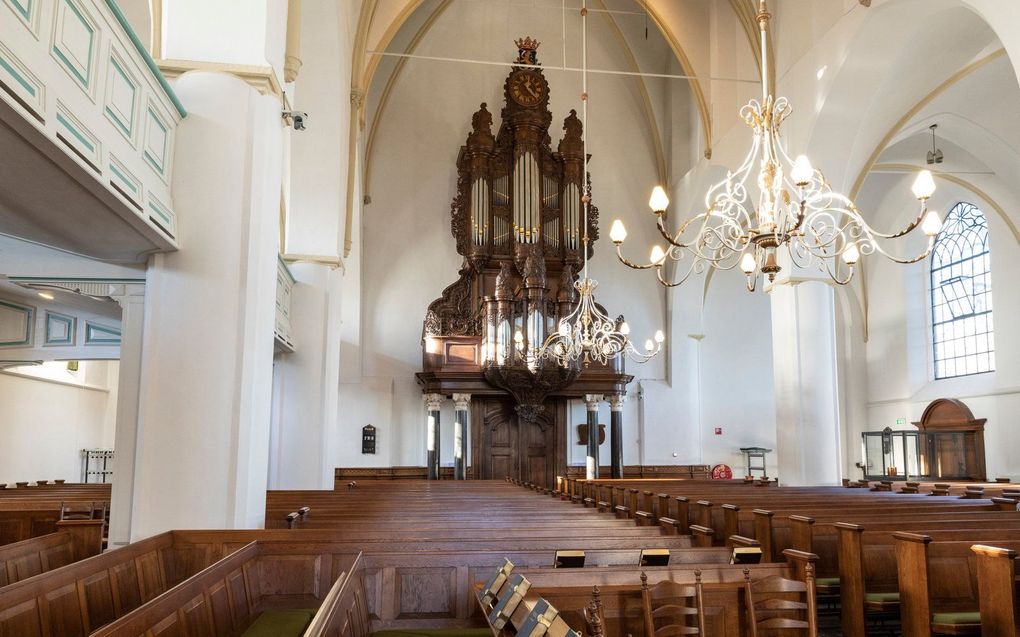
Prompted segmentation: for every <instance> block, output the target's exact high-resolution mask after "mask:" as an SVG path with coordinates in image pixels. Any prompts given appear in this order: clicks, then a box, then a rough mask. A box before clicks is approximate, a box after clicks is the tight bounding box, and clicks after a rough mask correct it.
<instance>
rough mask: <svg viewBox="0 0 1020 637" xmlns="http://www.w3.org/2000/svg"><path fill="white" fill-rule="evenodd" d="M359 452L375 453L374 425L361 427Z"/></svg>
mask: <svg viewBox="0 0 1020 637" xmlns="http://www.w3.org/2000/svg"><path fill="white" fill-rule="evenodd" d="M361 453H373V454H374V453H375V427H373V426H372V425H365V426H364V427H362V428H361Z"/></svg>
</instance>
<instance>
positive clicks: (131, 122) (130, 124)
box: [104, 56, 138, 138]
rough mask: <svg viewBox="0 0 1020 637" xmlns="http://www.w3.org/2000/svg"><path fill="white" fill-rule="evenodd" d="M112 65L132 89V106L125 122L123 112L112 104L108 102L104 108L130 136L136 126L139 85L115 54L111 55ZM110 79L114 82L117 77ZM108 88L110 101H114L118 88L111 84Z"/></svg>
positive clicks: (118, 126) (111, 118)
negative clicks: (111, 106)
mask: <svg viewBox="0 0 1020 637" xmlns="http://www.w3.org/2000/svg"><path fill="white" fill-rule="evenodd" d="M110 66H111V67H112V68H113V70H114V72H116V74H117V75H119V76H120V78H121V79H122V80H124V83H125V84H126V85H127V86H128V88H129V89H130V90H131V107H130V108H129V109H128V121H126V122H125V121H124V119H123V118H122V117H121V113H118V112H117V111H116V110H114V109H112V108H110V104H107V105H106V107H105V108H104V110H105V111H106V114H107V115H108V116H109V118H110V120H111V121H113V123H114V124H116V125H117V128H119V129H120V130H122V131H124V134H125V135H127V136H128V137H129V138H130V137H131V131H132V130H133V129H134V126H135V102H136V101H137V100H138V87H137V86H136V85H135V83H134V82H132V81H131V78H129V77H128V75H127V73H125V72H124V69H123V68H121V66H120V63H118V62H117V58H115V57H113V56H111V57H110ZM109 81H110V82H114V81H116V78H112V77H111V78H110V80H109ZM108 90H109V94H110V101H111V102H112V101H113V94H114V92H115V90H116V89H115V88H114V87H113V86H111V87H110V88H109V89H108Z"/></svg>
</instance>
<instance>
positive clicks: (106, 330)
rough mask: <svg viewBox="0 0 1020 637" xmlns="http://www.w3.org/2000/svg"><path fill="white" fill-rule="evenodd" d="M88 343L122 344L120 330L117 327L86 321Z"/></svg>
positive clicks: (86, 339) (86, 341)
mask: <svg viewBox="0 0 1020 637" xmlns="http://www.w3.org/2000/svg"><path fill="white" fill-rule="evenodd" d="M85 344H86V345H120V330H119V329H117V328H116V327H109V326H106V325H99V324H97V323H92V322H89V321H86V322H85Z"/></svg>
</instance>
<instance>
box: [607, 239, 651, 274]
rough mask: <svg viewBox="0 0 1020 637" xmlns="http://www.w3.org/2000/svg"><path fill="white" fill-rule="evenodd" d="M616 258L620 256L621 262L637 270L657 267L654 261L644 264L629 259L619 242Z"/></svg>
mask: <svg viewBox="0 0 1020 637" xmlns="http://www.w3.org/2000/svg"><path fill="white" fill-rule="evenodd" d="M616 258H618V259H619V260H620V263H622V264H623V265H625V266H627V267H628V268H633V269H635V270H651V269H652V268H654V267H656V264H654V263H648V264H644V265H642V264H638V263H634V262H633V261H630V260H628V259H627V258H626V257H625V256H623V251H622V250H620V244H619V243H618V244H616Z"/></svg>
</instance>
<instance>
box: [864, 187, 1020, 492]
mask: <svg viewBox="0 0 1020 637" xmlns="http://www.w3.org/2000/svg"><path fill="white" fill-rule="evenodd" d="M888 181H889V180H879V184H880V185H882V186H885V185H887V183H888ZM892 181H893V184H889V185H890V186H892V185H895V187H891V188H890V189H889V191H888V193H887V194H886V196H885V197H884V199H883V201H882V203H881V204H880V210H881V211H882V212H884V213H885V214H886V217H887V218H895V215H893V214H892V213H891V212H890V209H891V210H897V211H898V210H902V209H903V207H904V206H903V199H904V198H909V195H903V193H902V188H904V187H905V186H906V183H909V181H908V179H907V178H904V179H902V180H892ZM903 182H906V183H903ZM938 187H939V189H938V190H937V191H936V195H935V197H934V198H933V200H932V205H933V206H934V207H935V208H936V209H938V210H941V211H948V210H949V209H950V208H951V207H952V206H953V205H954V204H955V203H957V202H959V201H969V202H970V203H973V204H975V205H977V206H978V207H980V208H981V209H982V211H983V212H984V213H985V216H986V218H987V219H988V225H989V250H990V254H991V267H992V298H993V307H994V309H993V321H994V325H995V347H996V351H995V362H996V371H994V372H991V373H987V374H977V375H973V376H964V377H958V378H952V379H944V380H934V373H933V364H932V349H931V348H932V345H931V337H930V335H931V313H930V305H929V304H930V283H929V270H928V267H929V262H928V261H927V260H926V261H925V262H924V264H923V265H918V266H908V267H902V266H896V265H893V264H888V263H884V262H877V260H875V264H874V267H873V268H872V269H871V271H870V276H869V282H870V283H871V285H870V296H869V307H870V312H869V328H870V329H869V334H870V339H869V341H868V343H867V366H868V367H867V375H868V387H869V391H868V403H867V414H868V418H867V422H865V423H863V427H862V428H861V429H860V430H858V431H856V432H855V434H856V436H855V439H856V445H855V446H853V447H852V448H850V449H848V450H847V451H848V454H849V455H850V456H851V457H852V458H854V461H857V460H860V456H861V450H860V431H863V430H866V431H876V430H881V429H883V428H884V427H887V426H888V427H891V428H893V429H913V427H911V426H910V425H909V423H910V422H913V421H916V420H918V419H920V416H921V413H922V412H923V411H924V408H925V407H926V406H927V405H928V403H930V402H931V401H932V400H934V399H936V398H942V397H948V398H960V399H962V400H963V401H964V402H965V403H966V404H967V405H968V406H969V407H970V408H971V411H973V412H974V415H975V417H977V418H988V423H987V425H986V438H985V439H986V454H987V457H986V464H987V470H988V475H989V477H996V476H1013V477H1016V476H1018V475H1020V458H1018V457H1017V454H1016V453H1015V449H1016V435H1015V430H1014V428H1013V426H1014V423H1013V420H1014V418H1013V414H1014V413H1016V412H1015V410H1016V409H1017V408H1018V407H1020V363H1018V361H1020V339H1018V334H1017V332H1016V329H1015V326H1016V325H1017V322H1018V321H1020V289H1018V288H1017V287H1016V286H1015V285H1012V284H1011V278H1012V277H1011V275H1012V273H1014V272H1016V271H1017V270H1018V269H1020V244H1018V242H1017V239H1016V237H1015V236H1014V234H1013V232H1012V230H1011V229H1010V227H1009V226H1008V225H1007V224H1006V222H1005V220H1004V219H1003V218H1002V217H1001V216H1000V215H999V214H998V213H997V212H995V211H994V209H993V208H992V206H991V205H989V204H988V202H986V201H984V200H982V199H981V198H979V197H976V196H975V195H974V194H973V193H970V192H968V191H966V190H964V189H962V188H960V187H958V186H955V185H953V184H947V183H946V182H944V181H942V180H940V181H939V182H938ZM998 194H1000V195H1001V196H1002V197H1003V198H997V201H998V202H999V203H1000V205H1003V207H1004V208H1005V209H1006V210H1015V209H1016V205H1017V199H1016V197H1015V196H1011V195H1010V194H1009V192H1008V189H1005V188H1002V186H1000V188H999V193H998ZM901 214H902V213H901ZM897 221H899V220H897ZM893 223H895V222H893ZM1014 223H1015V222H1014ZM901 418H902V419H904V420H905V421H906V423H907V424H905V425H897V424H896V421H897V419H901ZM848 442H852V441H848Z"/></svg>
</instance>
